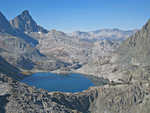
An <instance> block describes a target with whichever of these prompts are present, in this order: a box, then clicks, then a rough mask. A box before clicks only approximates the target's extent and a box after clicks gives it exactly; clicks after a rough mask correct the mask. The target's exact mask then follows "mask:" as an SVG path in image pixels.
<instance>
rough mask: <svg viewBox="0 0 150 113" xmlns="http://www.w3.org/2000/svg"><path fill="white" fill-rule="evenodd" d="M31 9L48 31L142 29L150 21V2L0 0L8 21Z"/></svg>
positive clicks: (120, 0) (114, 0) (142, 0)
mask: <svg viewBox="0 0 150 113" xmlns="http://www.w3.org/2000/svg"><path fill="white" fill-rule="evenodd" d="M26 9H28V10H29V12H30V14H31V15H32V17H33V19H34V20H35V21H36V22H37V23H38V24H39V25H41V26H43V27H45V28H46V29H48V30H51V29H56V30H61V31H64V32H72V31H76V30H81V31H93V30H98V29H103V28H119V29H122V30H129V29H135V28H141V27H142V26H143V25H144V24H145V23H146V21H147V20H148V19H149V18H150V0H0V11H2V13H3V14H4V15H5V16H6V18H8V19H9V20H11V19H13V18H14V17H15V16H17V15H18V14H20V13H21V12H22V11H23V10H26Z"/></svg>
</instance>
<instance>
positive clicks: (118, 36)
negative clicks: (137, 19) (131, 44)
mask: <svg viewBox="0 0 150 113" xmlns="http://www.w3.org/2000/svg"><path fill="white" fill-rule="evenodd" d="M137 31H138V30H137V29H135V30H127V31H123V30H120V29H101V30H96V31H90V32H81V31H75V32H73V33H68V34H67V35H68V36H71V37H73V38H78V39H82V40H89V41H97V40H102V39H104V40H110V41H123V40H126V39H127V38H128V37H129V36H131V35H133V34H134V33H135V32H137Z"/></svg>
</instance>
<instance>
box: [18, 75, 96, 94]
mask: <svg viewBox="0 0 150 113" xmlns="http://www.w3.org/2000/svg"><path fill="white" fill-rule="evenodd" d="M21 82H23V83H26V84H28V85H29V86H35V87H36V88H42V89H45V90H48V91H60V92H72V93H74V92H80V91H83V90H85V89H88V88H89V87H90V86H94V85H95V84H94V83H93V82H92V81H91V80H90V79H89V78H88V77H86V76H83V75H81V74H76V73H72V74H65V75H59V74H54V73H35V74H33V75H31V76H29V77H26V78H24V79H23V80H21Z"/></svg>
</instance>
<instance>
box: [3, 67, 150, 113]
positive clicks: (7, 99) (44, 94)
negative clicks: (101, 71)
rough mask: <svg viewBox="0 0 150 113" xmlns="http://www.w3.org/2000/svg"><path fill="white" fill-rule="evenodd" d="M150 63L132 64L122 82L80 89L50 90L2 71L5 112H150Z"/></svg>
mask: <svg viewBox="0 0 150 113" xmlns="http://www.w3.org/2000/svg"><path fill="white" fill-rule="evenodd" d="M149 69H150V67H143V68H137V67H136V68H132V69H130V70H127V71H126V77H124V78H125V79H124V80H121V81H120V82H111V83H110V84H109V85H103V86H99V87H91V88H89V89H88V90H85V91H83V92H77V93H60V92H48V91H45V90H42V89H36V88H35V87H29V86H27V85H26V84H24V83H20V82H18V81H16V80H13V79H12V78H9V77H6V76H5V75H3V74H1V75H0V101H1V104H0V110H1V111H2V113H5V112H6V113H10V112H11V113H18V112H19V113H39V112H40V113H80V112H81V113H149V111H150V88H149V87H150V76H149V74H150V71H149Z"/></svg>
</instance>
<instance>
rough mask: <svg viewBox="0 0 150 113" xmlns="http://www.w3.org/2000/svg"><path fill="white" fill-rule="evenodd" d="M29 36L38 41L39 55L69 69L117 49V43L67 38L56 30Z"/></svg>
mask: <svg viewBox="0 0 150 113" xmlns="http://www.w3.org/2000/svg"><path fill="white" fill-rule="evenodd" d="M30 36H31V37H34V38H35V39H38V42H39V44H38V45H37V48H38V49H39V50H40V52H41V53H43V54H45V55H46V56H49V57H51V56H54V57H56V58H57V59H59V60H61V61H65V62H67V63H69V64H71V65H72V66H71V67H70V69H76V68H79V67H80V66H82V65H85V64H86V63H88V62H89V61H91V60H92V59H93V58H94V57H95V56H104V55H106V54H108V53H109V52H111V51H113V50H114V49H116V48H117V47H118V43H113V42H111V41H107V40H99V41H97V42H89V41H84V40H79V39H75V38H71V37H68V36H67V35H66V34H65V33H63V32H60V31H56V30H51V31H49V32H48V33H35V32H34V33H30ZM70 69H69V70H70Z"/></svg>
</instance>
